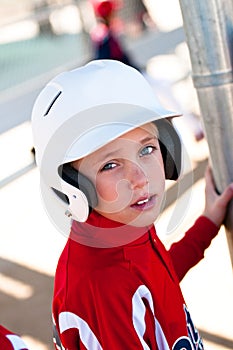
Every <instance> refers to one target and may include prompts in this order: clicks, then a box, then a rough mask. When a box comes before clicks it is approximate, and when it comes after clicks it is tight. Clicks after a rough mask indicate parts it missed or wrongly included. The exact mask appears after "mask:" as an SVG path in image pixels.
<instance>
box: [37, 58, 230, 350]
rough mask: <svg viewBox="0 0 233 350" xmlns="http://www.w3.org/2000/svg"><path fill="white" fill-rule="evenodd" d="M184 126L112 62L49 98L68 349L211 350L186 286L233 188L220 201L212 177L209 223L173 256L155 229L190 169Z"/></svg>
mask: <svg viewBox="0 0 233 350" xmlns="http://www.w3.org/2000/svg"><path fill="white" fill-rule="evenodd" d="M175 116H177V114H176V113H172V112H170V111H167V110H165V109H164V108H163V107H162V106H161V105H160V104H159V103H158V101H157V100H156V98H155V96H154V92H153V91H152V90H151V88H150V86H149V85H148V83H147V82H146V80H145V79H144V78H143V76H142V75H141V74H140V73H139V72H138V71H137V70H135V69H134V68H131V67H129V66H126V65H124V64H123V63H120V62H117V61H111V60H103V61H101V60H98V61H92V62H90V63H89V64H87V65H85V66H83V67H81V68H78V69H76V70H73V71H71V72H66V73H63V74H60V75H59V76H57V77H55V78H54V79H53V80H52V81H51V82H50V83H49V84H48V85H47V86H46V87H45V88H44V90H43V91H42V92H41V94H40V95H39V97H38V99H37V101H36V103H35V106H34V110H33V117H32V127H33V134H34V144H35V150H36V159H37V164H38V166H39V168H40V172H41V181H42V183H43V190H42V191H44V192H46V195H45V196H44V198H45V202H47V203H46V204H47V208H50V209H48V210H51V211H52V214H51V215H52V216H53V218H57V221H59V220H60V215H61V213H62V214H63V215H64V213H66V217H67V218H68V219H69V220H70V219H71V231H70V235H69V238H68V240H67V244H66V246H65V248H64V251H63V252H62V254H61V257H60V259H59V262H58V266H57V271H56V277H55V285H54V298H53V318H54V330H55V332H54V335H55V337H54V338H55V345H56V347H57V349H61V348H62V349H63V348H64V349H68V350H78V349H83V350H84V349H89V350H93V349H95V350H97V349H98V350H100V349H104V350H107V349H111V350H119V349H122V350H125V349H128V350H129V349H132V350H133V349H146V350H147V349H153V350H155V349H159V350H161V349H163V350H164V349H167V350H168V349H173V350H181V349H190V350H191V349H192V350H193V349H198V350H202V349H203V343H202V340H201V338H200V335H199V333H198V331H197V329H196V328H195V326H194V324H193V322H192V319H191V316H190V313H189V311H188V308H187V306H186V304H185V301H184V298H183V296H182V292H181V290H180V286H179V282H180V281H181V280H182V278H183V277H184V275H185V274H186V272H187V271H188V270H189V269H190V268H191V267H193V266H194V265H196V264H197V263H198V262H199V261H200V260H201V259H202V258H203V256H204V251H205V249H206V248H207V247H208V246H209V245H210V243H211V240H212V239H213V238H214V237H215V236H216V235H217V232H218V230H219V227H220V225H221V223H222V221H223V219H224V217H225V212H226V206H227V204H228V202H229V200H230V199H231V198H232V197H233V186H232V185H231V186H229V187H227V189H226V190H225V191H224V193H223V194H221V195H217V194H216V192H215V189H214V184H213V181H212V176H211V171H210V169H209V168H208V169H207V172H206V184H207V185H206V205H205V210H204V212H203V215H202V216H201V217H199V218H198V219H197V221H196V222H195V224H194V226H193V227H192V228H191V229H190V230H189V231H188V232H187V233H186V235H185V236H184V238H183V239H181V240H180V241H179V242H177V243H174V244H173V245H172V246H171V248H170V250H169V251H167V250H166V249H165V248H164V246H163V244H162V243H161V241H160V240H159V238H158V236H157V235H156V230H155V227H154V222H155V221H156V219H157V218H158V216H159V213H160V211H161V209H162V204H163V197H164V188H165V180H166V179H170V180H177V178H178V177H179V174H180V169H181V143H180V138H179V136H178V134H177V132H176V130H175V129H174V127H173V125H172V123H171V120H170V118H172V117H175ZM48 201H49V203H48ZM51 201H52V205H51ZM59 210H61V211H59ZM56 213H57V214H56ZM58 214H59V215H58ZM56 215H57V216H56Z"/></svg>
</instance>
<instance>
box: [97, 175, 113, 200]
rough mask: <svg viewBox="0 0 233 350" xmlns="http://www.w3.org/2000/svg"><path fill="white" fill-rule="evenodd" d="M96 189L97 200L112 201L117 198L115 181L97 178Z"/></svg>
mask: <svg viewBox="0 0 233 350" xmlns="http://www.w3.org/2000/svg"><path fill="white" fill-rule="evenodd" d="M96 189H97V195H98V198H99V200H104V201H107V202H114V201H116V200H117V198H118V193H117V186H116V183H112V182H108V181H98V179H97V182H96Z"/></svg>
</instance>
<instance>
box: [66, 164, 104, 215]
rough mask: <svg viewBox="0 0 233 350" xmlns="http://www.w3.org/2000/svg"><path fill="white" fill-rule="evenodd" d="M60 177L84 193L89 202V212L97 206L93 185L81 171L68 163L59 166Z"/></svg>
mask: <svg viewBox="0 0 233 350" xmlns="http://www.w3.org/2000/svg"><path fill="white" fill-rule="evenodd" d="M61 177H62V179H63V180H64V181H65V182H67V183H69V184H70V185H72V186H74V187H76V188H78V189H79V190H80V191H82V192H83V193H84V195H85V196H86V198H87V201H88V204H89V213H90V212H91V210H92V209H94V208H95V207H96V206H97V203H98V198H97V193H96V189H95V186H94V185H93V183H92V182H91V181H90V180H89V179H88V178H87V177H86V176H84V175H83V174H82V173H80V172H79V171H77V170H76V169H74V168H73V167H72V166H71V165H70V164H63V166H62V167H61Z"/></svg>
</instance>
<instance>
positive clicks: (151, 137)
mask: <svg viewBox="0 0 233 350" xmlns="http://www.w3.org/2000/svg"><path fill="white" fill-rule="evenodd" d="M154 140H156V141H157V140H158V136H157V135H156V136H155V135H153V136H147V137H145V138H144V139H142V140H141V141H140V143H141V144H144V143H147V142H149V141H154Z"/></svg>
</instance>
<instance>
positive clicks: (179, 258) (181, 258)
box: [169, 216, 219, 281]
mask: <svg viewBox="0 0 233 350" xmlns="http://www.w3.org/2000/svg"><path fill="white" fill-rule="evenodd" d="M218 231H219V227H217V226H216V225H215V224H214V223H213V222H212V221H211V220H209V219H208V218H207V217H205V216H200V217H199V218H198V219H197V221H196V222H195V224H194V225H193V226H192V227H191V228H190V229H189V230H188V231H187V232H186V234H185V236H184V237H183V238H182V239H181V240H180V241H178V242H176V243H173V244H172V245H171V247H170V249H169V252H170V255H171V259H172V262H173V266H174V268H175V271H176V273H177V276H178V279H179V281H181V280H182V278H183V277H184V276H185V274H186V273H187V272H188V271H189V270H190V269H191V268H192V267H193V266H195V265H196V264H197V263H198V262H199V261H200V260H201V259H203V258H204V252H205V250H206V249H207V248H208V247H209V245H210V243H211V241H212V239H213V238H214V237H215V236H216V235H217V233H218Z"/></svg>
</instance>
